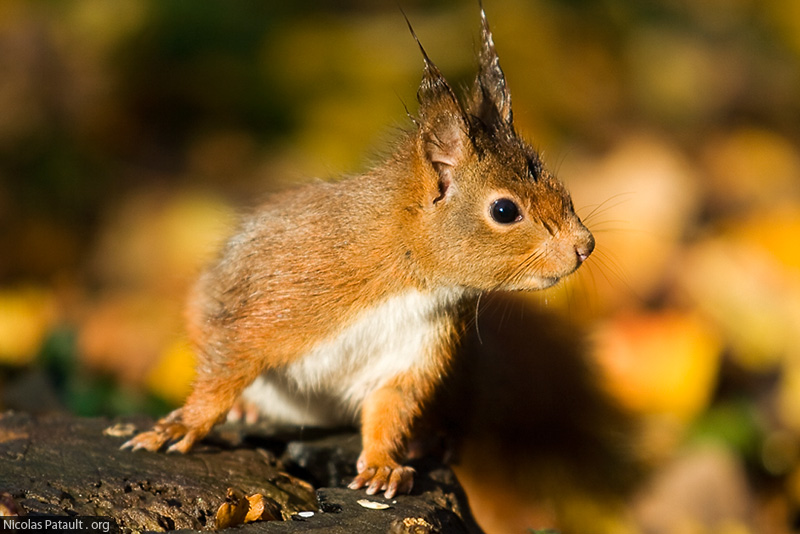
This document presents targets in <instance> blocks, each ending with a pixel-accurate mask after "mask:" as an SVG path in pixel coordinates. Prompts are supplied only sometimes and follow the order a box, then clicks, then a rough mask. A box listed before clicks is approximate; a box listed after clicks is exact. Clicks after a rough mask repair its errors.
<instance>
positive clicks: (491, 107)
mask: <svg viewBox="0 0 800 534" xmlns="http://www.w3.org/2000/svg"><path fill="white" fill-rule="evenodd" d="M481 41H482V44H481V52H480V55H479V56H478V62H479V65H478V69H479V70H478V76H477V78H476V79H475V85H474V86H473V87H472V94H471V95H470V101H469V107H468V112H469V114H470V115H471V116H474V117H476V118H478V119H480V120H481V121H482V122H483V124H484V125H486V126H488V127H491V128H495V129H497V128H501V127H511V126H512V120H513V116H512V112H511V93H509V92H508V86H507V85H506V78H505V76H504V75H503V69H501V68H500V59H499V58H498V57H497V50H495V48H494V40H493V39H492V32H491V31H490V30H489V22H488V21H487V20H486V12H485V11H484V10H483V5H481Z"/></svg>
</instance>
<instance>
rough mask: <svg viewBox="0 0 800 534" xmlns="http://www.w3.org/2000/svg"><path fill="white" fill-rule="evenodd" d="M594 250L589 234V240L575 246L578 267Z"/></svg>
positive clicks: (592, 237)
mask: <svg viewBox="0 0 800 534" xmlns="http://www.w3.org/2000/svg"><path fill="white" fill-rule="evenodd" d="M593 250H594V236H593V235H592V234H589V239H587V240H586V242H585V243H581V244H580V245H575V255H576V256H577V257H578V265H580V264H582V263H583V262H585V261H586V258H588V257H589V255H590V254H591V253H592V251H593Z"/></svg>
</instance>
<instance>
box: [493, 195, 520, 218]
mask: <svg viewBox="0 0 800 534" xmlns="http://www.w3.org/2000/svg"><path fill="white" fill-rule="evenodd" d="M490 211H491V214H492V219H494V220H495V221H497V222H499V223H500V224H511V223H513V222H517V221H520V220H522V215H520V213H519V208H518V207H517V205H516V204H515V203H514V201H513V200H511V199H508V198H499V199H497V200H495V201H494V202H493V203H492V206H491V208H490Z"/></svg>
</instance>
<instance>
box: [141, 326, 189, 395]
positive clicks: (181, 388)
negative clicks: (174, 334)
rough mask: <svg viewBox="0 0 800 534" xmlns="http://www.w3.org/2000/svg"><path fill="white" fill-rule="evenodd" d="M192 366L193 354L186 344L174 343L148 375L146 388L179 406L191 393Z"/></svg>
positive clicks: (182, 342)
mask: <svg viewBox="0 0 800 534" xmlns="http://www.w3.org/2000/svg"><path fill="white" fill-rule="evenodd" d="M194 365H195V358H194V353H193V352H192V350H191V348H190V347H189V345H188V343H187V342H186V341H185V340H177V341H174V342H173V343H172V344H171V345H169V346H168V347H166V349H165V350H164V352H163V353H162V355H161V358H160V359H159V361H158V363H156V365H155V366H154V367H153V368H152V369H151V370H150V372H149V373H148V375H147V386H148V387H149V388H150V390H151V391H152V392H153V393H155V394H156V395H158V396H159V397H162V398H163V399H166V400H168V401H170V402H173V403H175V404H180V403H182V402H183V401H184V400H185V399H186V397H187V396H188V395H189V393H190V392H191V389H192V380H194Z"/></svg>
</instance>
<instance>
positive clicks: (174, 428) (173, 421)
mask: <svg viewBox="0 0 800 534" xmlns="http://www.w3.org/2000/svg"><path fill="white" fill-rule="evenodd" d="M180 412H181V411H180V410H175V411H174V412H172V413H170V414H169V415H168V416H166V417H164V418H163V419H160V420H159V421H158V423H156V424H155V426H153V430H148V431H147V432H141V433H139V434H137V435H136V436H134V437H132V438H131V439H129V440H128V441H126V442H125V443H123V444H122V446H121V447H120V449H131V450H133V451H138V450H140V449H145V450H148V451H150V452H156V451H158V450H159V449H161V448H162V447H163V446H164V445H165V444H167V443H168V442H171V441H174V442H175V443H173V444H172V445H170V446H169V448H167V452H180V453H186V452H188V451H189V449H191V448H192V445H194V443H195V442H196V441H197V440H199V439H200V438H202V437H203V436H204V435H205V433H204V432H201V431H200V430H197V429H190V428H189V427H187V426H186V425H184V424H183V423H182V422H181V421H180V419H181V413H180Z"/></svg>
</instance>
